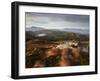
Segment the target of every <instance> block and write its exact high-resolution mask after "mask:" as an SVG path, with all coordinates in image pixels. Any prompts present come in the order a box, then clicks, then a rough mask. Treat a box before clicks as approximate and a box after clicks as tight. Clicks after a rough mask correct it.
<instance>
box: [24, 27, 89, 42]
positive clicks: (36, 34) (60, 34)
mask: <svg viewBox="0 0 100 81" xmlns="http://www.w3.org/2000/svg"><path fill="white" fill-rule="evenodd" d="M86 32H87V31H82V30H76V29H67V28H66V29H62V30H59V29H44V28H40V27H31V28H26V39H27V40H30V39H39V40H69V39H79V40H88V39H89V35H88V34H87V33H86Z"/></svg>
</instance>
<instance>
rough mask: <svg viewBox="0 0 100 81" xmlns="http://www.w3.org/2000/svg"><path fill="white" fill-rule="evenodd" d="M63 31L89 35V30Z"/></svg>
mask: <svg viewBox="0 0 100 81" xmlns="http://www.w3.org/2000/svg"><path fill="white" fill-rule="evenodd" d="M62 31H67V32H75V33H80V34H89V30H87V29H68V28H64V29H63V30H62Z"/></svg>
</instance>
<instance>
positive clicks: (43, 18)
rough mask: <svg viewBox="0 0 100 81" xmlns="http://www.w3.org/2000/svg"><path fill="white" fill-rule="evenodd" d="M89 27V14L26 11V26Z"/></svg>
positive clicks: (52, 27) (55, 27)
mask: <svg viewBox="0 0 100 81" xmlns="http://www.w3.org/2000/svg"><path fill="white" fill-rule="evenodd" d="M32 26H36V27H42V28H47V29H62V28H63V29H64V28H76V29H78V28H79V29H89V16H88V15H71V14H53V13H34V12H26V27H32Z"/></svg>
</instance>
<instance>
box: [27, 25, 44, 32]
mask: <svg viewBox="0 0 100 81" xmlns="http://www.w3.org/2000/svg"><path fill="white" fill-rule="evenodd" d="M25 30H26V31H33V32H34V31H41V30H44V28H41V27H34V26H32V27H29V28H26V29H25Z"/></svg>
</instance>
